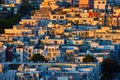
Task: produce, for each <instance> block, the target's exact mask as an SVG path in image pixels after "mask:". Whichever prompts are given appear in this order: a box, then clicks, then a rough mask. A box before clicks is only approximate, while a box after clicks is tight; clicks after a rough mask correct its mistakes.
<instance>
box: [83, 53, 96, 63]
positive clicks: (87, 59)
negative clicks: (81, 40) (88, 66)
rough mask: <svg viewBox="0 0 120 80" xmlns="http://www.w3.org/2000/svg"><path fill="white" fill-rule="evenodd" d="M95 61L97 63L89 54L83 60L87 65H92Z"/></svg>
mask: <svg viewBox="0 0 120 80" xmlns="http://www.w3.org/2000/svg"><path fill="white" fill-rule="evenodd" d="M95 61H96V60H95V58H94V57H93V56H91V55H89V54H88V55H86V56H85V58H83V62H85V63H90V62H95Z"/></svg>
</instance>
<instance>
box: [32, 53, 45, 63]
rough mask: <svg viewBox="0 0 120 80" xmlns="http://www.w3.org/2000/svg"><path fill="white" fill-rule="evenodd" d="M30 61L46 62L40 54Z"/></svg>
mask: <svg viewBox="0 0 120 80" xmlns="http://www.w3.org/2000/svg"><path fill="white" fill-rule="evenodd" d="M31 61H33V62H38V61H40V62H47V60H46V59H45V58H44V56H42V55H40V54H34V55H33V56H32V57H31Z"/></svg>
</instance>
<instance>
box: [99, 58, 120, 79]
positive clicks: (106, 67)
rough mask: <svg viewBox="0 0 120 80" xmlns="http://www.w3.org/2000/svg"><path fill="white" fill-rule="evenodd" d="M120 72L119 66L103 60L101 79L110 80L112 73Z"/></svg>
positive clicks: (110, 60) (113, 62)
mask: <svg viewBox="0 0 120 80" xmlns="http://www.w3.org/2000/svg"><path fill="white" fill-rule="evenodd" d="M117 72H120V66H119V65H118V64H117V62H115V61H114V60H112V59H109V58H107V59H104V60H103V62H102V74H103V76H102V79H101V80H104V79H106V78H107V79H108V80H112V77H113V73H117Z"/></svg>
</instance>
